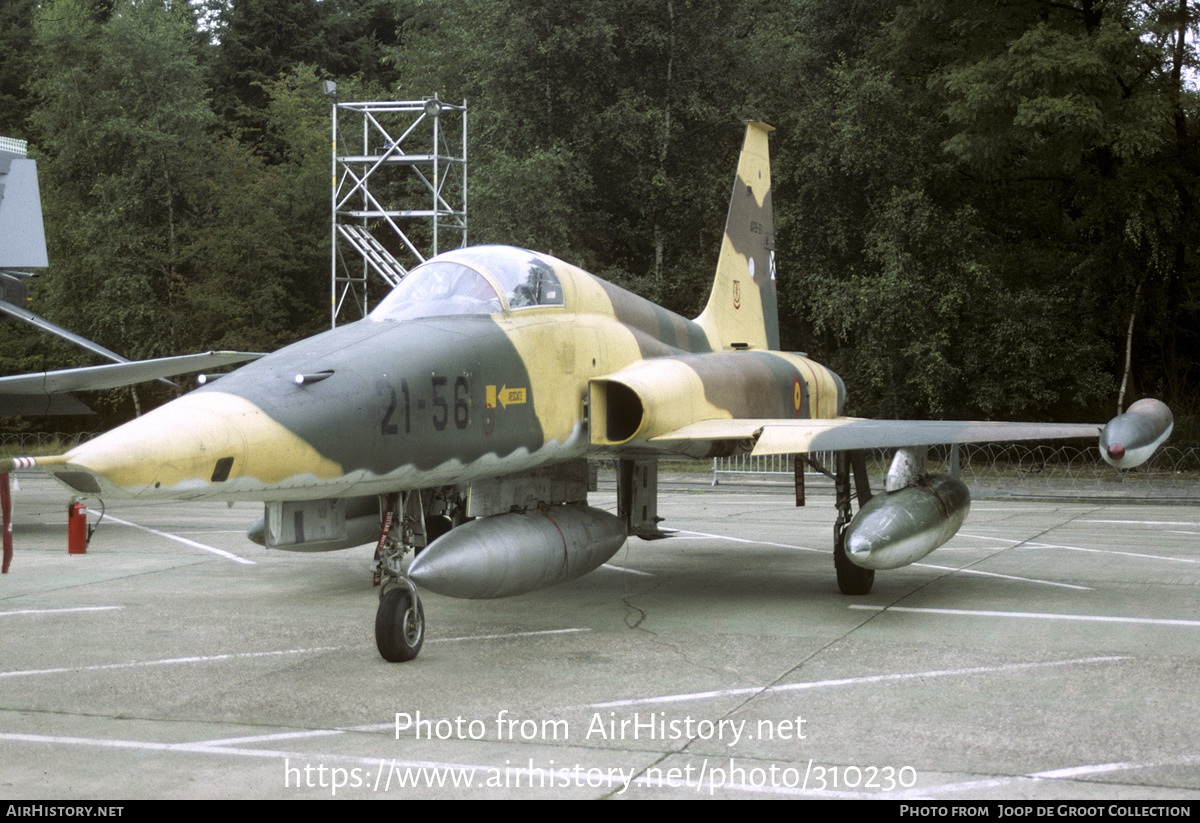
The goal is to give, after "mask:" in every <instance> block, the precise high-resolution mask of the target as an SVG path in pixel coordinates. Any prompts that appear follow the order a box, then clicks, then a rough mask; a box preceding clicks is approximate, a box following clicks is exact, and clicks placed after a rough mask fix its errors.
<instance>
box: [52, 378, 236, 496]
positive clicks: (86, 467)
mask: <svg viewBox="0 0 1200 823" xmlns="http://www.w3.org/2000/svg"><path fill="white" fill-rule="evenodd" d="M211 397H213V395H212V394H211V393H210V394H207V395H205V394H201V395H187V396H185V397H182V398H180V399H179V400H176V401H174V402H172V403H168V404H166V405H165V406H162V407H160V408H158V409H155V410H154V411H152V412H150V413H149V414H146V415H143V416H142V417H139V418H137V419H136V420H132V421H130V422H129V423H126V424H125V425H124V426H120V427H119V428H116V429H114V430H113V431H111V432H108V433H107V434H103V435H101V436H100V437H97V438H96V439H94V440H91V441H88V442H87V443H83V444H81V445H79V446H77V447H76V448H74V449H72V450H71V451H70V452H68V453H67V455H66V461H65V464H64V465H63V467H62V468H60V469H57V470H55V471H54V476H55V477H56V478H58V479H59V480H60V481H62V482H63V483H65V484H67V485H68V486H70V487H71V488H73V489H75V490H76V491H77V492H79V493H81V494H85V495H94V496H108V497H138V496H142V495H148V496H153V492H154V491H156V490H160V489H163V490H168V489H169V490H171V491H173V492H176V493H178V492H180V491H188V490H197V489H202V488H205V487H207V486H208V485H209V484H211V483H214V482H224V481H225V480H227V479H229V477H230V476H231V475H232V474H233V473H234V471H235V467H236V466H238V465H240V464H244V462H245V454H246V444H245V440H244V438H243V436H242V433H241V431H240V430H239V427H238V425H237V422H236V420H234V419H231V418H230V416H229V415H228V414H226V413H223V411H222V409H221V408H220V404H217V403H213V402H212V401H211V400H210V399H209V398H211Z"/></svg>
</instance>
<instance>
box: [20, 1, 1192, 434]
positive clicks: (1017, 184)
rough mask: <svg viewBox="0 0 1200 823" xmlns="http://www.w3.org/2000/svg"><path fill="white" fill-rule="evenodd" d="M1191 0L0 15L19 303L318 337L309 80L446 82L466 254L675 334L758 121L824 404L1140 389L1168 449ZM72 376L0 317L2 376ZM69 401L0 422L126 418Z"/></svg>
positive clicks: (1107, 409)
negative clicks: (463, 113) (498, 259)
mask: <svg viewBox="0 0 1200 823" xmlns="http://www.w3.org/2000/svg"><path fill="white" fill-rule="evenodd" d="M1195 2H1196V0H1153V1H1152V0H1144V1H1143V2H1132V1H1131V0H980V1H979V2H973V3H962V2H957V0H911V2H896V1H895V0H589V1H588V2H563V0H202V1H201V2H192V3H186V2H182V0H5V2H4V3H3V5H2V6H0V134H3V135H6V136H10V137H17V138H21V139H26V140H28V141H29V142H30V153H31V156H33V157H35V158H36V159H37V160H38V168H39V174H40V177H41V185H42V198H43V208H44V212H45V217H46V228H47V240H48V244H49V254H50V262H51V266H50V268H49V269H48V270H46V271H45V272H44V273H43V274H42V275H41V276H39V277H38V278H36V280H35V283H34V302H33V309H34V311H37V312H38V313H40V314H43V315H44V316H46V317H47V318H49V319H51V320H54V321H55V322H57V323H59V324H60V325H63V326H66V327H67V328H69V329H71V330H73V331H76V332H78V333H80V334H83V335H84V336H86V337H89V338H91V339H94V340H96V341H97V342H99V343H101V344H103V345H105V346H107V347H109V348H110V349H113V350H116V351H118V352H120V353H121V354H123V355H125V356H127V357H131V358H143V357H153V356H161V355H168V354H181V353H188V352H193V351H202V350H208V349H213V348H232V349H246V350H259V351H271V350H273V349H275V348H278V347H279V346H281V345H283V344H286V343H288V342H291V341H293V340H296V339H299V338H300V337H303V336H306V335H309V334H312V333H315V332H317V331H319V330H321V329H322V328H324V327H326V326H327V325H328V313H329V312H328V306H329V300H330V293H329V265H330V263H329V259H330V248H329V243H330V215H329V202H330V180H329V175H330V171H329V170H330V154H329V145H330V100H329V98H327V97H325V96H324V95H323V94H322V91H321V87H320V86H321V83H320V81H321V80H323V79H333V80H336V81H337V82H338V84H339V95H340V97H341V99H343V100H372V99H419V98H422V97H426V96H431V95H434V94H437V95H439V96H440V97H441V98H442V99H445V100H448V101H455V102H457V101H461V100H464V99H465V100H466V101H467V102H468V105H469V106H470V128H469V142H470V148H469V158H470V184H469V185H470V205H469V217H470V237H469V240H470V242H471V243H473V244H474V243H491V242H496V243H508V244H514V245H520V246H525V247H528V248H532V249H537V250H541V251H547V252H550V253H552V254H554V255H556V256H558V257H561V258H563V259H566V260H568V261H570V262H573V263H576V264H578V265H581V266H582V267H584V268H585V269H587V270H589V271H592V272H594V273H596V274H598V275H600V276H603V277H606V278H609V279H611V280H613V281H615V282H617V283H619V284H620V285H622V286H625V287H627V288H630V289H632V290H634V291H636V292H638V293H640V294H642V295H644V296H646V297H648V298H650V299H652V300H655V301H656V302H659V303H662V304H663V305H665V306H667V307H669V308H671V309H673V310H675V311H677V312H680V313H681V314H684V315H687V316H694V315H695V314H697V313H698V311H699V309H700V308H701V306H702V303H703V301H704V299H705V298H706V297H707V293H708V289H709V284H710V280H711V275H712V270H713V268H714V266H715V263H716V256H717V252H718V249H719V243H720V238H721V233H722V230H723V224H724V214H725V209H726V206H727V204H728V198H729V186H730V183H729V181H730V179H731V175H732V172H733V169H734V167H735V163H736V156H737V152H738V150H739V148H740V142H741V136H742V130H743V126H742V123H743V121H745V120H751V119H753V120H763V121H766V122H768V123H770V124H772V125H773V126H775V127H776V131H775V132H774V134H773V135H772V137H771V152H772V166H773V185H774V193H773V199H774V205H775V220H776V247H777V259H778V261H779V262H778V277H779V288H780V311H781V329H782V336H783V348H784V349H786V350H792V351H806V352H808V353H809V355H810V356H812V357H814V358H816V359H818V360H820V361H822V362H825V363H827V364H829V365H830V366H831V367H832V368H834V369H835V370H836V371H838V372H839V373H840V374H841V375H842V376H843V378H845V381H846V383H847V385H848V387H849V405H848V409H847V410H848V412H849V413H852V414H855V415H861V416H880V417H887V416H890V417H914V418H927V417H954V418H959V417H963V418H1020V419H1042V420H1091V419H1094V420H1104V419H1107V418H1108V417H1111V416H1112V415H1113V414H1114V413H1116V411H1117V409H1118V406H1119V405H1124V406H1128V404H1129V403H1130V402H1132V401H1133V400H1136V399H1138V398H1139V397H1142V396H1157V397H1161V398H1162V399H1164V400H1166V401H1167V402H1168V403H1169V404H1170V405H1171V406H1172V408H1173V409H1174V410H1175V413H1176V419H1177V437H1176V439H1177V442H1182V443H1185V444H1188V445H1193V444H1196V443H1197V442H1200V423H1198V418H1200V379H1198V374H1197V366H1198V362H1197V361H1198V357H1200V299H1198V295H1197V287H1198V285H1200V253H1198V252H1200V249H1198V248H1197V245H1198V238H1200V233H1198V232H1197V228H1198V223H1200V153H1198V150H1200V146H1198V141H1197V138H1198V136H1200V111H1198V107H1197V102H1198V99H1200V98H1198V95H1197V86H1198V83H1200V80H1198V79H1197V75H1196V68H1197V66H1196V51H1195V43H1194V35H1195V34H1196V31H1197V9H1196V8H1195V7H1194V4H1195ZM85 359H86V355H84V354H83V353H82V352H80V351H78V350H73V349H71V348H69V347H67V346H66V345H65V344H58V343H55V342H53V341H51V339H50V338H48V337H47V336H45V335H43V334H39V333H37V332H35V331H33V330H31V329H26V328H23V327H21V326H20V325H18V324H16V323H13V322H5V323H0V373H18V372H25V371H31V370H35V369H41V368H52V367H64V366H69V365H80V364H81V362H83V361H84V360H85ZM140 395H141V400H142V403H141V405H142V407H143V409H144V408H145V407H146V406H147V405H150V404H153V403H156V402H160V401H161V400H165V399H166V394H165V393H164V392H163V390H162V389H161V388H160V387H157V386H153V385H152V386H150V387H142V389H140ZM89 401H90V402H91V404H92V405H93V406H94V407H96V408H97V410H98V411H99V412H100V414H99V415H98V416H96V417H91V418H85V419H82V420H79V419H77V420H74V421H71V420H57V421H50V422H47V421H28V420H25V421H17V420H3V421H0V422H3V423H4V424H5V428H6V429H8V430H12V429H13V428H18V427H21V426H24V427H34V426H43V427H44V426H46V425H52V426H54V427H55V428H56V429H58V430H64V428H65V427H68V426H78V425H86V426H88V427H94V428H97V429H99V428H104V427H107V426H110V425H112V424H113V423H114V422H117V421H119V420H121V419H124V418H127V417H128V416H130V415H131V414H132V413H133V404H132V402H131V395H130V393H129V392H128V391H122V392H113V393H108V394H105V395H100V396H98V397H96V396H92V397H89ZM0 414H2V410H0Z"/></svg>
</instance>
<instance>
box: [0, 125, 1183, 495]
mask: <svg viewBox="0 0 1200 823" xmlns="http://www.w3.org/2000/svg"><path fill="white" fill-rule="evenodd" d="M770 131H771V127H770V126H767V125H765V124H762V123H749V124H747V128H746V136H745V141H744V144H743V148H742V153H741V156H740V159H739V163H738V170H737V177H736V179H735V181H734V185H733V191H732V194H731V197H730V205H729V214H728V218H727V222H726V227H725V235H724V240H723V242H722V247H721V253H720V258H719V261H718V265H717V272H716V277H715V279H714V282H713V286H712V291H711V294H710V296H709V299H708V303H707V305H706V307H705V309H704V311H703V312H702V313H701V314H700V316H699V317H697V318H696V319H695V320H688V319H686V318H683V317H680V316H678V315H676V314H674V313H672V312H670V311H667V310H666V309H663V308H661V307H659V306H656V305H654V304H653V303H651V302H649V301H647V300H645V299H643V298H641V297H638V296H637V295H635V294H631V293H630V292H627V291H625V290H623V289H620V288H618V287H616V286H614V285H612V284H611V283H607V282H605V281H603V280H601V279H599V278H597V277H595V276H593V275H591V274H588V273H587V272H585V271H583V270H582V269H579V268H576V267H574V266H572V265H570V264H568V263H564V262H563V261H561V260H557V259H555V258H553V257H549V256H548V255H544V254H539V253H537V252H532V251H526V250H522V249H515V248H511V247H505V246H480V247H473V248H467V249H460V250H457V251H453V252H449V253H447V254H443V255H439V256H438V257H436V258H433V259H432V260H430V261H428V262H427V263H425V264H423V265H422V266H419V267H417V268H416V269H414V270H413V271H412V272H411V273H410V274H409V275H408V277H406V278H405V280H404V281H402V283H401V284H400V286H398V287H397V288H396V290H395V291H394V292H393V294H392V295H391V296H389V298H388V299H387V300H385V301H384V302H383V303H382V304H381V305H380V306H379V307H378V308H377V309H376V310H375V311H373V312H372V314H371V317H369V318H367V319H364V320H362V321H359V322H357V323H354V324H351V325H348V326H344V327H341V328H337V329H334V330H332V331H329V332H325V333H324V334H320V335H317V336H315V337H311V338H308V339H306V340H302V341H300V342H298V343H295V344H293V345H291V346H288V347H286V348H284V349H282V350H280V351H278V352H275V353H274V354H271V355H268V356H266V357H263V358H262V359H261V360H259V361H257V362H255V363H252V364H250V365H248V366H245V367H243V368H241V369H239V370H238V371H236V372H234V373H232V374H230V375H228V376H225V377H222V378H220V379H219V380H217V381H215V382H213V383H212V384H210V385H206V386H204V387H203V388H200V389H198V390H196V391H193V392H192V393H190V394H187V395H185V396H184V397H182V398H180V399H178V400H175V401H173V402H171V403H168V404H167V405H165V406H162V407H161V408H159V409H157V410H155V411H153V412H151V413H150V414H147V415H145V416H144V417H141V418H139V419H137V420H134V421H132V422H130V423H128V424H126V425H124V426H121V427H120V428H118V429H116V430H114V431H112V432H109V433H108V434H105V435H103V436H101V437H99V438H96V439H95V440H93V441H91V442H88V443H86V444H83V445H81V446H79V447H77V448H75V449H73V450H72V451H71V452H69V453H67V454H66V455H62V456H57V457H50V458H37V459H36V463H37V464H38V465H40V466H42V467H43V468H44V469H45V470H46V471H47V472H49V473H50V474H52V475H53V476H55V477H56V478H57V479H59V480H60V481H62V482H63V483H64V484H66V485H67V486H68V487H70V488H71V489H72V490H73V491H75V492H76V493H78V494H80V495H84V496H93V497H137V498H143V499H154V498H174V499H223V500H264V501H287V500H292V501H302V500H315V499H333V498H343V497H351V496H363V495H373V494H385V493H394V492H400V491H407V490H413V489H420V488H430V487H436V486H445V485H452V484H465V483H470V482H473V481H477V480H484V479H494V478H501V479H503V478H504V477H506V476H508V475H512V474H517V473H521V472H525V471H527V470H530V469H534V468H537V467H541V466H549V465H553V464H558V463H564V462H567V461H571V460H576V459H579V458H583V457H628V458H638V457H647V456H651V457H652V456H656V455H671V454H677V455H688V456H692V457H706V456H710V455H718V454H730V453H734V452H739V451H752V452H753V453H755V454H769V453H775V454H781V453H791V452H807V451H814V450H821V449H831V450H850V449H864V448H875V447H904V446H914V447H919V446H923V445H929V444H935V443H965V442H976V441H996V440H1020V439H1050V438H1074V437H1083V436H1093V437H1094V436H1096V434H1097V433H1098V432H1099V430H1100V425H1099V424H1079V425H1075V424H1044V423H978V422H969V421H968V422H962V421H873V420H858V419H853V418H846V417H841V416H840V414H841V410H842V406H843V404H844V401H845V387H844V385H843V383H842V381H841V379H840V378H839V377H838V376H837V375H836V374H834V373H833V372H831V371H830V370H828V369H826V368H825V367H823V366H821V365H820V364H818V363H815V362H813V361H811V360H809V359H808V358H806V357H803V356H802V355H799V354H788V353H784V352H780V351H778V350H777V349H778V347H779V327H778V311H777V301H776V284H775V252H774V239H773V238H774V228H773V222H772V213H771V176H770V161H769V157H768V149H767V135H768V133H769V132H770ZM459 275H463V277H464V278H465V279H464V280H462V281H460V283H461V282H467V281H469V283H468V286H466V287H461V288H459V287H458V286H456V287H455V288H457V289H458V290H457V291H455V290H454V289H450V290H448V291H446V293H445V294H444V295H443V296H442V297H440V298H438V299H437V300H433V301H432V302H431V303H430V305H429V306H426V307H425V308H424V309H421V310H417V309H412V308H411V307H412V306H414V305H416V306H420V305H423V304H421V301H420V300H410V301H409V302H408V303H407V304H406V303H403V302H402V301H394V300H393V298H395V297H397V296H399V297H405V294H406V293H407V292H405V290H406V289H409V288H410V287H411V288H412V289H413V290H414V292H413V293H414V294H416V296H417V297H422V296H424V297H428V294H426V292H422V291H421V290H422V289H423V288H425V286H423V285H422V284H431V283H432V284H433V285H434V286H437V287H439V288H440V287H441V285H444V283H443V281H445V282H449V281H450V280H451V279H453V278H456V277H458V276H459ZM427 291H429V293H430V294H431V293H433V291H436V289H432V290H428V289H427ZM502 295H503V297H502ZM389 301H392V304H391V305H390V306H389ZM406 306H408V308H406ZM397 318H398V319H397ZM1167 414H1168V415H1169V412H1167ZM22 459H24V458H22ZM1106 459H1109V458H1108V456H1107V455H1106ZM31 462H32V461H31Z"/></svg>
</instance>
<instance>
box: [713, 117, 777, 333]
mask: <svg viewBox="0 0 1200 823" xmlns="http://www.w3.org/2000/svg"><path fill="white" fill-rule="evenodd" d="M772 131H774V129H772V128H771V127H770V126H768V125H767V124H766V123H756V122H751V123H747V124H746V139H745V142H744V143H743V144H742V154H741V157H740V158H739V159H738V169H737V178H736V179H735V180H734V182H733V194H732V195H731V196H730V198H729V215H728V217H726V219H725V238H724V240H723V241H722V242H721V256H720V259H718V261H717V276H716V279H715V280H714V281H713V289H712V294H710V295H709V297H708V305H706V306H705V307H704V311H703V312H702V313H701V314H700V316H699V317H697V318H696V322H697V323H698V324H700V326H701V328H703V329H704V331H705V333H706V334H707V335H708V339H709V343H710V344H711V345H712V347H713V349H715V350H717V351H721V350H725V349H774V350H778V349H779V308H778V304H777V302H776V298H775V228H774V222H773V220H772V216H771V160H770V155H769V153H768V150H767V135H768V134H770V133H771V132H772Z"/></svg>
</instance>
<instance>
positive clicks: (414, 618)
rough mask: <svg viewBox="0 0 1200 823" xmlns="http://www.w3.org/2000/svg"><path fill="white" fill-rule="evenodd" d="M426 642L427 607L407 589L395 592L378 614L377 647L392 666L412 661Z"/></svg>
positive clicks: (383, 602) (376, 624)
mask: <svg viewBox="0 0 1200 823" xmlns="http://www.w3.org/2000/svg"><path fill="white" fill-rule="evenodd" d="M424 642H425V607H424V606H423V605H421V598H419V597H417V595H416V594H415V593H414V592H413V591H411V590H410V589H409V588H407V587H405V586H401V587H399V588H395V589H392V590H391V591H390V592H388V593H387V594H385V595H384V596H383V599H382V600H381V601H379V611H377V612H376V613H375V645H376V646H377V647H378V648H379V653H380V654H381V655H383V659H384V660H386V661H388V662H389V663H403V662H404V661H406V660H412V659H413V658H415V657H416V656H417V655H418V654H419V653H420V651H421V644H422V643H424Z"/></svg>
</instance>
